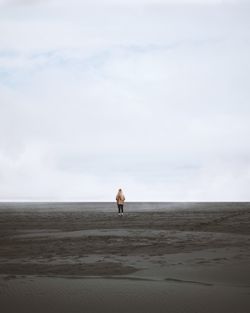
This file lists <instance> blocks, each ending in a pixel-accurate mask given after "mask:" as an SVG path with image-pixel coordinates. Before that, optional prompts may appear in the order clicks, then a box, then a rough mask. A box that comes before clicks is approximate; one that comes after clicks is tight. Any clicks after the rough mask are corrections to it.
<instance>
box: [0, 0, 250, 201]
mask: <svg viewBox="0 0 250 313" xmlns="http://www.w3.org/2000/svg"><path fill="white" fill-rule="evenodd" d="M249 29H250V1H241V0H238V1H237V0H224V1H223V0H203V1H202V0H175V1H174V0H133V1H132V0H126V1H125V0H116V1H115V0H102V1H101V0H91V1H90V0H86V1H83V0H68V1H67V0H60V1H59V0H47V1H46V0H20V1H18V0H0V201H114V198H115V194H116V192H117V189H118V188H122V189H123V190H124V193H125V196H126V198H127V200H128V201H250V188H249V186H250V145H249V138H250V119H249V118H250V58H249V55H250V32H249Z"/></svg>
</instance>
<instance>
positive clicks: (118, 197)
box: [116, 189, 125, 216]
mask: <svg viewBox="0 0 250 313" xmlns="http://www.w3.org/2000/svg"><path fill="white" fill-rule="evenodd" d="M124 201H125V197H124V194H123V192H122V190H121V189H119V190H118V193H117V195H116V202H117V206H118V215H119V216H123V204H124Z"/></svg>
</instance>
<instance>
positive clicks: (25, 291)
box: [0, 203, 250, 313]
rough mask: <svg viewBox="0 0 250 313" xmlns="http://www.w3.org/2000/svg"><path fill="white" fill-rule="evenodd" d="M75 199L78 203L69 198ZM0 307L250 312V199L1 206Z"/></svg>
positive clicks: (10, 310)
mask: <svg viewBox="0 0 250 313" xmlns="http://www.w3.org/2000/svg"><path fill="white" fill-rule="evenodd" d="M69 206H70V204H69ZM0 235H1V236H0V247H1V249H0V303H1V308H3V310H2V309H1V312H3V313H16V312H20V313H22V312H25V313H31V312H32V313H33V312H70V313H73V312H76V313H78V312H79V313H80V312H90V313H95V312H111V311H112V312H113V311H115V312H118V313H119V312H132V313H133V312H137V313H138V312H156V313H157V312H170V313H172V312H173V313H175V312H176V313H177V312H178V313H180V312H199V313H202V312H213V313H214V312H227V313H231V312H232V313H246V312H249V311H250V204H249V203H235V204H233V203H230V204H226V203H225V204H214V203H213V204H212V203H211V204H195V205H193V206H189V207H187V208H184V207H183V205H182V206H179V207H178V204H173V209H171V208H170V209H168V210H164V209H161V210H158V211H149V210H147V211H140V212H136V211H133V210H129V212H127V213H126V214H125V215H124V216H123V217H118V216H117V214H116V211H115V212H111V211H110V212H100V211H92V212H91V211H86V210H81V209H79V208H78V209H77V210H53V208H50V209H41V210H34V209H32V208H30V207H29V208H26V209H25V208H22V210H20V209H18V208H16V209H13V208H12V209H11V208H10V207H9V206H6V207H4V206H3V205H2V206H1V208H0Z"/></svg>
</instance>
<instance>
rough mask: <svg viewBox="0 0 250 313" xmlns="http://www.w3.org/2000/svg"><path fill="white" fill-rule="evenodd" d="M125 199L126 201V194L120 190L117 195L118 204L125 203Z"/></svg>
mask: <svg viewBox="0 0 250 313" xmlns="http://www.w3.org/2000/svg"><path fill="white" fill-rule="evenodd" d="M124 201H125V197H124V194H123V193H122V192H118V194H117V195H116V202H117V204H124Z"/></svg>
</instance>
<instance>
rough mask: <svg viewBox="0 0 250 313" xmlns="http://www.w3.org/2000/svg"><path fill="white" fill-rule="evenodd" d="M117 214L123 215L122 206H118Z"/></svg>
mask: <svg viewBox="0 0 250 313" xmlns="http://www.w3.org/2000/svg"><path fill="white" fill-rule="evenodd" d="M118 212H119V213H123V204H118Z"/></svg>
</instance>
